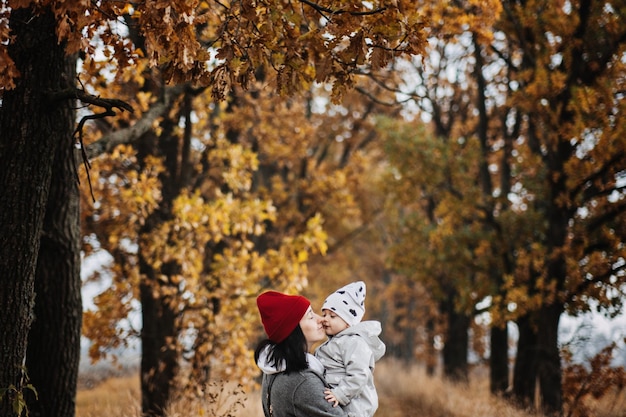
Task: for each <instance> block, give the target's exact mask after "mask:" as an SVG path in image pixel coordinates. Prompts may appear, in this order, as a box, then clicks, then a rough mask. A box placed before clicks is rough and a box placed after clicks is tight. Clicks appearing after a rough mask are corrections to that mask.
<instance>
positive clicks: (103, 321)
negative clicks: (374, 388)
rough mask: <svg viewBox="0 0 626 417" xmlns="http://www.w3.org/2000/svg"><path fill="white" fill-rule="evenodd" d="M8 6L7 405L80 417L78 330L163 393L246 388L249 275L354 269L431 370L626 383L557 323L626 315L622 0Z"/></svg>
mask: <svg viewBox="0 0 626 417" xmlns="http://www.w3.org/2000/svg"><path fill="white" fill-rule="evenodd" d="M0 4H1V6H0V79H1V80H2V83H1V84H0V85H1V86H2V87H1V89H0V93H1V94H2V95H1V100H2V101H1V107H0V134H1V138H0V187H1V188H0V189H2V198H0V271H2V276H1V277H0V280H1V281H0V311H2V317H3V319H2V320H1V321H0V363H1V364H2V367H0V398H1V399H2V402H0V417H4V416H14V415H19V414H21V413H22V412H24V409H25V408H28V410H30V412H31V414H32V415H37V416H62V415H63V416H67V415H73V414H74V412H75V401H74V400H75V396H76V384H77V375H78V362H79V358H80V340H81V335H82V336H84V337H86V338H87V339H89V341H90V352H89V353H90V356H91V358H92V359H93V360H98V359H102V358H107V357H108V355H110V354H111V353H112V352H114V351H116V350H117V349H118V348H120V347H124V346H127V345H129V344H133V343H135V342H136V341H139V343H140V345H141V361H140V370H139V372H140V374H141V378H140V384H141V386H140V392H141V402H142V404H141V409H142V413H143V414H144V415H146V416H162V415H164V414H165V410H166V409H167V407H168V405H169V404H170V403H171V402H172V401H174V400H179V399H180V398H186V397H193V396H200V395H202V393H203V391H202V388H203V387H206V386H208V385H210V384H211V383H212V381H216V380H228V381H231V382H236V383H238V384H241V386H242V387H245V388H246V389H248V388H254V387H255V386H256V384H257V383H258V380H257V377H258V369H257V368H256V367H255V365H254V363H253V361H252V359H251V358H252V356H251V349H252V348H253V347H254V345H255V343H256V342H257V341H258V340H259V338H260V337H261V335H262V332H261V330H262V329H261V327H260V323H259V319H258V314H257V311H256V306H255V303H254V300H255V298H256V296H257V295H258V294H259V293H260V292H262V291H264V290H266V289H274V290H279V291H285V292H297V293H303V294H305V295H307V296H309V297H310V298H311V299H312V300H314V302H316V303H317V305H316V306H314V307H319V305H320V304H321V302H322V300H323V298H324V297H325V296H326V295H327V294H328V293H329V292H330V291H332V290H334V289H335V288H336V287H339V286H342V285H344V284H345V283H347V282H349V281H352V280H356V279H359V280H364V281H365V282H366V283H367V285H368V298H367V313H366V315H367V317H368V318H372V319H376V320H380V321H381V322H382V324H383V329H384V333H383V339H384V340H385V342H386V343H387V347H388V350H387V356H388V357H389V358H394V359H397V360H400V361H404V363H407V364H415V363H418V364H420V365H422V366H424V368H425V372H426V373H427V374H434V373H436V372H438V371H439V370H441V373H442V375H443V376H444V377H445V378H446V380H449V381H454V382H461V383H463V382H467V381H468V380H469V376H470V371H471V364H470V361H469V359H470V352H471V354H472V358H473V363H478V364H481V365H486V366H487V369H488V370H489V376H488V379H489V387H488V388H486V389H488V390H489V392H491V393H492V394H494V395H500V396H506V397H507V398H508V400H509V401H510V402H511V404H514V405H515V406H517V407H520V408H527V407H530V408H537V409H539V410H541V411H542V412H543V413H545V414H547V415H564V414H567V415H571V416H575V415H579V416H583V415H587V414H585V413H586V412H587V411H586V408H585V406H584V402H585V400H586V398H588V397H591V396H596V397H601V396H602V395H603V394H604V393H606V392H609V391H611V390H613V389H617V388H620V389H621V387H623V386H624V383H625V382H626V374H625V372H624V369H623V367H619V366H616V365H615V364H614V363H613V362H612V359H613V353H614V350H615V349H616V348H618V347H620V346H623V341H620V340H618V339H616V340H614V341H610V342H609V344H608V345H607V346H604V349H602V350H600V351H598V352H597V353H598V354H597V355H596V356H595V357H593V358H589V360H588V361H585V362H584V363H579V362H576V361H573V360H572V355H573V354H574V353H575V351H573V350H572V349H571V346H570V345H568V344H567V343H564V341H563V340H559V325H560V323H561V321H562V318H563V317H564V315H571V316H579V315H583V314H586V313H589V312H592V311H593V312H596V313H598V314H602V315H605V316H607V317H616V316H618V315H620V314H622V313H623V302H624V300H625V295H626V294H624V292H625V290H626V287H625V284H626V272H625V267H626V256H625V255H626V253H625V252H626V247H625V245H624V241H625V237H626V216H624V212H625V211H626V195H625V192H624V189H625V187H626V131H625V129H626V123H625V119H626V116H625V114H624V111H625V110H626V109H625V108H624V106H625V104H624V100H623V99H624V92H625V91H626V85H625V83H626V68H625V66H626V49H625V45H626V3H625V2H624V1H622V0H609V1H605V2H597V1H594V0H572V1H549V0H530V1H528V0H525V1H521V0H484V1H471V0H470V1H452V2H431V1H416V0H396V1H393V2H383V1H378V0H373V1H355V0H344V1H327V0H320V1H308V0H267V1H252V0H241V1H229V2H211V1H199V0H190V1H166V0H150V1H138V2H124V1H107V0H102V1H87V0H85V1H76V2H65V1H62V0H39V1H27V0H2V3H0ZM81 257H82V259H104V260H105V262H103V263H101V264H100V265H101V267H100V268H97V269H95V270H93V271H92V273H90V274H87V275H88V276H87V277H86V278H85V281H86V283H83V282H82V280H81V272H80V267H81ZM91 283H98V285H99V286H100V288H101V291H98V293H97V294H96V295H95V296H94V297H93V300H90V301H92V302H93V304H89V308H87V309H86V311H85V312H84V314H83V302H82V300H81V288H82V285H83V284H86V285H89V284H91ZM137 315H140V317H137ZM6 318H9V319H6ZM511 328H515V329H516V333H517V335H516V337H515V338H512V337H511V335H510V334H509V330H510V329H511ZM622 337H623V335H622ZM611 342H612V343H611ZM511 352H514V354H513V355H512V354H511ZM35 392H36V395H35Z"/></svg>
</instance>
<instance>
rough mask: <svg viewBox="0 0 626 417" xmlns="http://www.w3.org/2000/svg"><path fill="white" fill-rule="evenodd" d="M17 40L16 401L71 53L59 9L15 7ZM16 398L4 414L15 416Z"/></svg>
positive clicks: (0, 374)
mask: <svg viewBox="0 0 626 417" xmlns="http://www.w3.org/2000/svg"><path fill="white" fill-rule="evenodd" d="M9 24H10V27H11V31H12V35H13V36H14V37H15V38H14V39H15V41H14V42H12V43H11V44H10V45H9V54H10V56H11V57H12V58H13V60H14V61H15V63H16V66H17V68H18V70H19V71H20V78H19V79H18V80H17V82H16V88H15V89H13V90H10V91H5V92H4V94H3V98H2V104H1V107H0V194H1V197H0V316H1V317H3V318H8V319H6V320H5V319H3V320H0V364H2V366H0V389H3V388H9V387H13V390H11V391H10V392H9V393H8V395H7V396H8V397H11V398H8V399H9V400H14V399H15V398H16V396H19V395H21V394H22V391H23V383H24V379H23V371H24V367H23V364H24V359H25V356H26V347H27V338H28V331H29V329H30V326H31V323H32V320H33V305H34V282H35V269H36V265H37V256H38V253H39V247H40V236H41V231H42V227H43V223H44V214H45V211H46V205H47V201H48V192H49V189H50V181H51V177H52V164H53V158H54V155H55V153H56V148H57V145H58V136H56V135H51V134H50V132H56V131H60V130H62V129H65V128H66V118H65V111H66V110H65V109H63V107H62V106H60V105H58V103H51V102H50V101H49V100H48V99H49V96H48V93H49V92H50V90H53V89H55V88H61V83H60V81H61V79H62V76H61V75H62V74H63V71H64V70H65V59H66V57H65V52H64V48H63V45H62V44H59V43H58V42H57V38H56V35H55V30H54V28H55V22H54V17H53V16H52V13H50V11H49V10H44V11H43V13H41V14H39V15H35V14H34V13H33V11H32V10H30V9H27V8H21V9H16V10H13V11H12V12H11V17H10V23H9ZM5 399H6V398H5ZM9 402H10V401H6V400H5V401H3V402H2V403H1V404H0V416H1V417H5V416H13V415H14V414H13V412H12V411H11V408H10V404H9Z"/></svg>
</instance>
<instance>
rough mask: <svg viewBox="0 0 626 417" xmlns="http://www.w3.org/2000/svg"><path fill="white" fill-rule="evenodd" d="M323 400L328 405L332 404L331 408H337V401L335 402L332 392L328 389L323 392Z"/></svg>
mask: <svg viewBox="0 0 626 417" xmlns="http://www.w3.org/2000/svg"><path fill="white" fill-rule="evenodd" d="M324 398H326V401H328V402H329V403H333V407H337V406H338V405H339V400H337V398H336V397H335V394H333V392H332V391H331V390H329V389H327V390H326V391H324Z"/></svg>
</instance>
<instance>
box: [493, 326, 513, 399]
mask: <svg viewBox="0 0 626 417" xmlns="http://www.w3.org/2000/svg"><path fill="white" fill-rule="evenodd" d="M490 347H491V355H490V356H489V389H490V390H491V393H492V394H496V395H499V394H503V393H504V392H505V391H506V390H507V389H508V388H509V353H508V352H509V333H508V331H507V328H506V324H505V325H504V326H503V327H497V326H493V327H491V335H490Z"/></svg>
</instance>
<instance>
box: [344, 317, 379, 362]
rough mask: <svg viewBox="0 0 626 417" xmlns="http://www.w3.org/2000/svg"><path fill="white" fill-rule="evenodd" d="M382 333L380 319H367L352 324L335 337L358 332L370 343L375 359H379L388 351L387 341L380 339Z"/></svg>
mask: <svg viewBox="0 0 626 417" xmlns="http://www.w3.org/2000/svg"><path fill="white" fill-rule="evenodd" d="M381 333H382V326H381V325H380V322H379V321H376V320H366V321H362V322H360V323H357V324H355V325H354V326H350V327H348V328H347V329H345V330H344V331H342V332H341V333H339V334H338V335H336V336H335V337H338V336H340V335H344V334H345V335H350V334H358V335H359V336H361V337H362V338H363V339H364V340H365V342H366V343H367V344H368V346H369V347H370V349H372V352H373V353H374V359H375V360H379V359H380V358H382V357H383V355H384V354H385V351H386V346H385V343H384V342H383V341H382V340H381V339H380V337H379V336H380V334H381Z"/></svg>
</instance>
